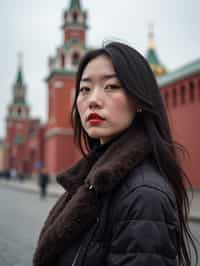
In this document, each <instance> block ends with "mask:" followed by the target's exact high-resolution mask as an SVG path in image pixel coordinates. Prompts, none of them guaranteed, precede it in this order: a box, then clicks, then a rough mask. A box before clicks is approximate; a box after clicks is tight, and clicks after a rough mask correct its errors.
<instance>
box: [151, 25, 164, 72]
mask: <svg viewBox="0 0 200 266" xmlns="http://www.w3.org/2000/svg"><path fill="white" fill-rule="evenodd" d="M146 59H147V61H148V62H149V64H150V66H151V68H152V70H153V72H154V74H155V75H156V76H161V75H164V74H166V72H167V70H166V68H165V66H163V65H162V64H161V62H160V60H159V58H158V55H157V51H156V46H155V41H154V23H153V22H150V23H149V25H148V43H147V54H146Z"/></svg>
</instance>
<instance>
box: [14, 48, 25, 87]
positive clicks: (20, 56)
mask: <svg viewBox="0 0 200 266" xmlns="http://www.w3.org/2000/svg"><path fill="white" fill-rule="evenodd" d="M22 60H23V54H22V53H21V52H19V53H18V70H17V77H16V84H18V85H20V86H23V83H24V80H23V74H22Z"/></svg>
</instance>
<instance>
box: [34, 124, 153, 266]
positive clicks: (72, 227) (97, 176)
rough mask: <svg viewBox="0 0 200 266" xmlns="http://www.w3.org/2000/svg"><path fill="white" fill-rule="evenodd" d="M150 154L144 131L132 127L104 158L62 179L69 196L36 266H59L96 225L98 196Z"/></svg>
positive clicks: (46, 229)
mask: <svg viewBox="0 0 200 266" xmlns="http://www.w3.org/2000/svg"><path fill="white" fill-rule="evenodd" d="M150 152H151V149H150V145H149V144H148V138H147V137H146V135H145V132H144V130H142V129H139V128H137V127H136V126H131V127H130V128H128V129H127V130H126V131H125V132H123V134H122V135H120V136H119V138H117V139H116V140H115V141H114V142H112V143H111V145H109V146H108V148H107V149H106V151H105V152H104V153H103V154H102V155H101V156H100V157H99V156H98V155H97V153H96V152H95V151H92V152H91V153H90V154H88V156H87V158H83V159H81V160H80V161H79V162H78V163H77V164H76V165H75V166H73V167H72V168H70V169H69V170H67V171H66V172H64V173H61V174H60V175H58V177H57V182H58V183H59V184H61V185H62V186H63V187H64V188H65V189H66V191H67V192H65V193H64V194H63V196H62V197H61V198H60V199H59V201H58V202H57V204H56V205H55V206H54V208H53V209H52V210H51V212H50V214H49V216H48V218H47V220H46V222H45V224H44V226H43V229H42V231H41V234H40V237H39V240H38V245H37V248H36V251H35V254H34V258H33V264H34V266H50V265H55V261H56V259H57V258H58V257H59V255H61V254H62V252H64V250H65V249H67V246H69V245H70V242H71V241H75V240H76V239H78V238H79V237H80V236H81V234H83V233H84V232H85V231H87V230H88V229H89V227H90V226H91V225H92V224H93V223H94V222H95V221H96V218H97V216H98V213H99V210H98V206H99V202H98V201H99V200H98V195H99V194H102V193H109V192H110V191H112V190H113V189H114V188H115V186H117V184H119V182H121V181H123V178H125V177H126V176H127V175H128V174H129V172H130V171H131V170H133V169H134V167H135V166H136V165H138V164H139V163H140V162H141V161H143V160H144V159H145V158H146V156H147V155H149V154H150ZM98 157H99V158H98ZM91 186H92V188H93V189H92V190H91V189H89V187H91Z"/></svg>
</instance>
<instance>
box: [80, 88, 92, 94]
mask: <svg viewBox="0 0 200 266" xmlns="http://www.w3.org/2000/svg"><path fill="white" fill-rule="evenodd" d="M89 91H90V88H88V87H81V88H80V89H79V92H81V93H87V92H89Z"/></svg>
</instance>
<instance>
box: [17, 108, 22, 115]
mask: <svg viewBox="0 0 200 266" xmlns="http://www.w3.org/2000/svg"><path fill="white" fill-rule="evenodd" d="M21 113H22V109H21V108H20V107H19V108H18V109H17V114H18V115H21Z"/></svg>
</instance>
